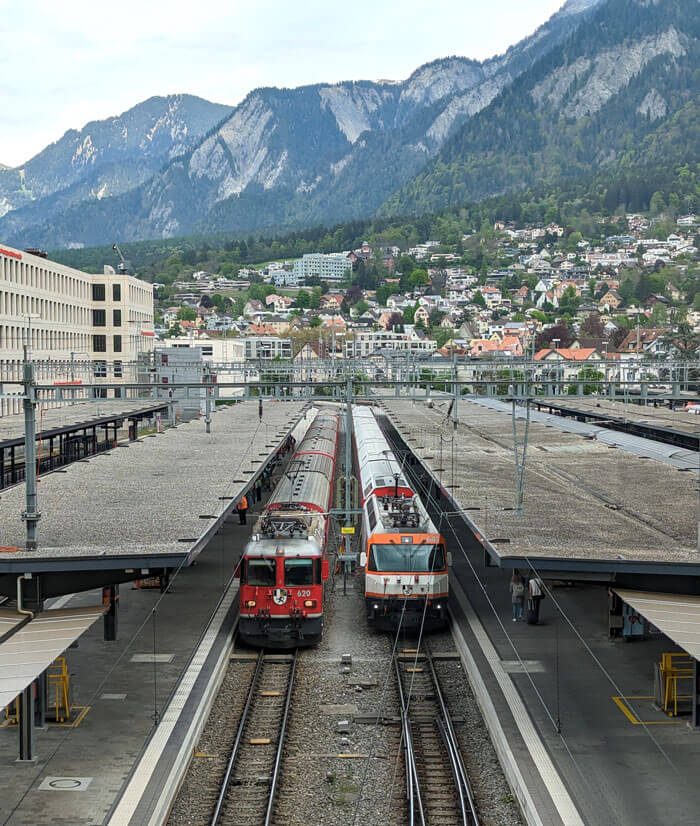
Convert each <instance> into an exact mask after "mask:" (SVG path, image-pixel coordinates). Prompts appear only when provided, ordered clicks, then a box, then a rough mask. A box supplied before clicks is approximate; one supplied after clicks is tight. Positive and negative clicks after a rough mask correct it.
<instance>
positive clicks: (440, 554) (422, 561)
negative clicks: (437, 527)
mask: <svg viewBox="0 0 700 826" xmlns="http://www.w3.org/2000/svg"><path fill="white" fill-rule="evenodd" d="M367 567H368V569H369V570H370V571H377V572H378V573H388V572H392V571H404V572H410V573H428V572H430V571H443V570H444V569H445V549H444V548H443V546H442V545H432V544H427V543H426V544H424V545H406V544H401V545H399V544H391V545H372V546H371V549H370V555H369V564H368V566H367Z"/></svg>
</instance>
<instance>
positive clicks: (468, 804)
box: [424, 645, 479, 826]
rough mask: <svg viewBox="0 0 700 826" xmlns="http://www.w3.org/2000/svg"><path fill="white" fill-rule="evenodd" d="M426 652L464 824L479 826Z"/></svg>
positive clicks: (439, 724)
mask: <svg viewBox="0 0 700 826" xmlns="http://www.w3.org/2000/svg"><path fill="white" fill-rule="evenodd" d="M424 650H425V658H426V661H427V663H428V666H429V668H430V675H431V677H432V679H433V684H434V686H435V695H436V697H437V699H438V703H439V705H440V713H441V715H442V717H441V718H440V719H438V728H439V729H440V733H441V734H442V737H443V739H444V741H445V746H446V748H447V752H448V755H449V758H450V763H451V765H452V772H453V774H454V779H455V785H456V786H457V791H458V792H459V799H460V806H461V809H462V819H463V821H462V822H463V824H464V826H479V816H478V814H477V812H476V805H475V802H474V793H473V791H472V788H471V784H470V783H469V777H468V775H467V769H466V767H465V765H464V760H463V759H462V754H461V752H460V749H459V743H458V740H457V735H456V733H455V730H454V726H453V725H452V719H451V718H450V713H449V711H448V710H447V703H446V702H445V698H444V696H443V694H442V689H441V688H440V680H439V678H438V675H437V672H436V671H435V664H434V662H433V656H432V654H431V653H430V649H429V647H428V646H427V645H425V647H424Z"/></svg>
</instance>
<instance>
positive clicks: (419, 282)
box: [408, 269, 429, 288]
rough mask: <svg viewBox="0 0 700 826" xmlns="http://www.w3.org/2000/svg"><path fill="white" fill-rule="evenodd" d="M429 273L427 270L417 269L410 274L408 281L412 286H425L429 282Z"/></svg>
mask: <svg viewBox="0 0 700 826" xmlns="http://www.w3.org/2000/svg"><path fill="white" fill-rule="evenodd" d="M428 280H429V279H428V273H427V272H426V271H425V270H419V269H415V270H413V272H412V273H411V274H410V275H409V276H408V283H409V285H410V286H411V287H414V288H415V287H423V286H425V285H426V284H427V283H428Z"/></svg>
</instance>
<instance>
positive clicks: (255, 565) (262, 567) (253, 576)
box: [246, 559, 277, 587]
mask: <svg viewBox="0 0 700 826" xmlns="http://www.w3.org/2000/svg"><path fill="white" fill-rule="evenodd" d="M246 567H247V576H246V583H247V584H248V585H260V586H262V587H274V586H275V585H276V581H275V580H276V576H275V568H276V567H277V560H276V559H249V560H248V564H247V566H246Z"/></svg>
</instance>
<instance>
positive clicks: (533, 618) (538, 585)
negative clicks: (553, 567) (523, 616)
mask: <svg viewBox="0 0 700 826" xmlns="http://www.w3.org/2000/svg"><path fill="white" fill-rule="evenodd" d="M527 590H528V600H527V623H528V625H537V623H538V622H539V621H540V603H541V602H542V600H543V599H544V584H543V583H542V580H541V579H540V578H539V577H538V576H537V574H535V576H533V577H532V579H531V580H530V582H529V583H528V588H527Z"/></svg>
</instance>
